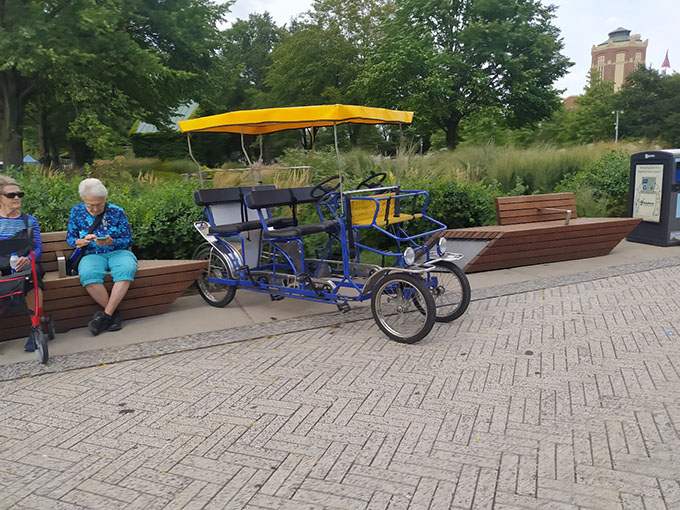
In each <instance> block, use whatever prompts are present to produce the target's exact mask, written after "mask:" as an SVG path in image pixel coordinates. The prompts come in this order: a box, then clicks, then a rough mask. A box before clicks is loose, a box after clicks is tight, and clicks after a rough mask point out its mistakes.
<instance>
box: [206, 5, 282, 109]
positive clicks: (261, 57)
mask: <svg viewBox="0 0 680 510" xmlns="http://www.w3.org/2000/svg"><path fill="white" fill-rule="evenodd" d="M284 32H285V30H284V29H283V28H280V27H278V26H277V25H276V23H275V22H274V20H273V19H272V17H271V15H270V14H269V13H268V12H265V13H263V14H251V15H250V16H248V19H247V20H242V19H238V20H236V22H234V24H233V25H232V26H231V27H230V28H228V29H227V30H225V31H224V32H223V42H222V45H221V48H220V64H219V65H218V66H217V67H216V69H215V71H216V73H215V75H214V79H215V81H216V83H217V84H218V86H217V87H216V88H215V92H216V93H215V94H214V95H213V97H211V98H207V101H205V102H203V103H202V108H203V109H204V110H206V111H209V112H211V113H218V112H223V111H225V110H240V109H249V108H260V107H266V106H273V105H272V104H270V103H271V102H272V101H271V99H270V98H269V97H268V96H269V87H268V86H267V84H266V82H265V77H266V74H267V69H268V68H269V67H270V66H271V64H272V51H273V49H274V46H275V45H276V44H277V43H278V42H279V41H280V40H281V37H282V35H283V33H284Z"/></svg>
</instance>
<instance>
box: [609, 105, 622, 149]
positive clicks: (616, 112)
mask: <svg viewBox="0 0 680 510" xmlns="http://www.w3.org/2000/svg"><path fill="white" fill-rule="evenodd" d="M614 113H615V114H616V123H615V124H614V126H615V135H614V143H619V113H623V110H614V111H613V112H612V114H614Z"/></svg>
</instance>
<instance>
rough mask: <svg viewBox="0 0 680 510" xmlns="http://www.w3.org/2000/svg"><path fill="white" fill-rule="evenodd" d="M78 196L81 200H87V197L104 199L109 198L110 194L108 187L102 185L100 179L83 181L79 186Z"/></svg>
mask: <svg viewBox="0 0 680 510" xmlns="http://www.w3.org/2000/svg"><path fill="white" fill-rule="evenodd" d="M78 194H79V195H80V198H82V199H83V200H85V197H102V198H107V197H108V196H109V192H108V190H107V189H106V186H104V185H103V184H102V181H100V180H99V179H94V178H93V179H83V180H82V181H80V184H79V185H78Z"/></svg>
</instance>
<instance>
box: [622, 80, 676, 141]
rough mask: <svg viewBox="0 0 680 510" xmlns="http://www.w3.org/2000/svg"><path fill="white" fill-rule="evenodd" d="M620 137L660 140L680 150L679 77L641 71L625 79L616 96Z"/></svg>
mask: <svg viewBox="0 0 680 510" xmlns="http://www.w3.org/2000/svg"><path fill="white" fill-rule="evenodd" d="M616 108H617V109H618V110H623V113H622V114H621V118H620V126H621V136H623V137H627V138H640V137H645V138H649V139H659V140H662V141H663V142H664V143H665V144H668V145H669V146H671V147H678V146H680V74H672V75H668V76H664V75H661V74H659V73H658V72H657V71H654V70H652V69H645V68H640V69H638V70H637V71H635V72H634V73H632V74H631V75H629V76H628V78H627V79H626V83H625V84H624V86H623V87H622V88H621V90H620V91H619V93H618V94H617V96H616Z"/></svg>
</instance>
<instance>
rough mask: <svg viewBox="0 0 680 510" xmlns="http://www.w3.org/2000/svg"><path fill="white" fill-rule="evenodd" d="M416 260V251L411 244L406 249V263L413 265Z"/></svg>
mask: <svg viewBox="0 0 680 510" xmlns="http://www.w3.org/2000/svg"><path fill="white" fill-rule="evenodd" d="M415 261H416V252H415V251H414V250H413V248H411V247H410V246H409V247H408V248H406V249H405V250H404V264H406V265H407V266H412V265H413V263H414V262H415Z"/></svg>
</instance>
